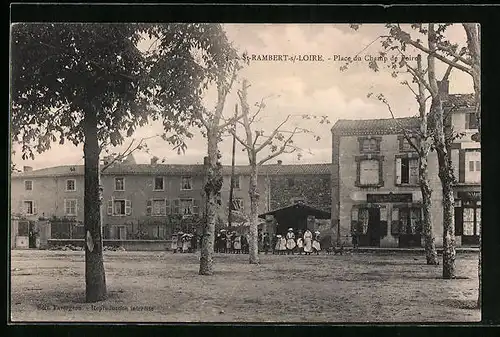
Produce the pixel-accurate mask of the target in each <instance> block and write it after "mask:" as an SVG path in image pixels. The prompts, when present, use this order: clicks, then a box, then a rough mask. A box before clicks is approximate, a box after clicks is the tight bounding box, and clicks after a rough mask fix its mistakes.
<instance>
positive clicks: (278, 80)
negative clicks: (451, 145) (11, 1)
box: [13, 24, 472, 169]
mask: <svg viewBox="0 0 500 337" xmlns="http://www.w3.org/2000/svg"><path fill="white" fill-rule="evenodd" d="M224 29H225V31H226V33H227V36H228V38H229V40H230V41H232V43H233V44H234V46H235V47H236V48H237V49H238V50H239V51H240V52H243V51H246V52H247V53H248V55H249V56H252V55H256V56H257V55H263V54H265V55H274V54H276V55H289V56H292V55H295V56H296V57H297V56H299V55H320V56H321V57H322V58H323V61H322V62H321V61H308V62H306V61H295V62H292V61H279V60H276V61H258V60H255V61H250V64H249V65H248V66H247V67H246V68H244V69H243V70H242V71H241V72H240V73H239V74H238V80H237V81H236V83H235V84H234V86H233V90H232V91H231V92H230V93H229V94H228V97H227V100H226V104H225V111H224V114H225V115H226V116H232V115H233V114H234V107H235V104H236V103H237V94H236V90H237V89H239V88H241V80H242V79H244V78H245V79H247V80H248V82H249V84H250V85H251V86H250V87H249V89H248V97H249V103H250V106H251V108H252V110H251V112H253V111H255V110H253V109H254V108H255V107H254V103H255V102H259V101H261V99H262V98H264V97H266V100H265V102H266V107H265V108H264V109H263V110H262V112H261V114H260V116H261V117H262V118H261V120H260V121H259V123H257V124H256V125H255V130H263V131H264V133H265V134H270V133H271V132H272V131H273V130H274V128H275V127H276V126H277V125H279V124H280V123H281V122H282V121H283V120H284V119H285V118H286V117H287V115H289V114H291V115H302V114H308V115H311V116H328V119H329V121H330V122H331V123H330V124H326V123H325V124H320V123H319V122H318V119H316V120H315V119H311V120H304V119H302V118H300V117H292V118H291V119H290V120H289V122H288V123H287V124H285V129H286V130H291V129H293V128H294V127H295V126H300V127H303V128H306V129H308V130H310V131H311V134H303V135H297V136H296V137H295V138H294V143H295V145H296V146H298V147H300V148H301V149H303V152H302V157H301V158H298V156H297V154H283V155H281V156H280V157H277V158H274V159H272V161H270V162H269V163H270V164H273V163H276V161H277V160H278V159H279V160H282V162H283V164H307V163H330V162H331V160H332V154H331V132H330V129H331V127H332V126H333V124H334V123H335V122H336V121H337V120H338V119H371V118H390V117H391V116H390V113H389V111H388V109H387V107H386V106H385V105H384V104H382V103H380V102H378V101H377V100H376V99H375V98H373V97H371V98H369V97H367V94H368V93H375V94H378V93H383V94H384V95H385V97H386V98H387V99H388V101H389V103H390V104H391V106H392V109H393V110H394V112H395V114H396V117H405V116H413V115H415V114H416V113H417V105H416V101H415V98H414V96H413V94H412V92H411V91H410V90H409V89H408V88H407V87H405V86H403V85H401V81H402V80H404V79H407V77H406V78H405V77H404V76H405V75H404V74H403V75H400V77H398V78H396V79H395V78H393V77H392V76H391V75H390V72H389V71H387V70H385V69H381V70H380V71H378V72H374V71H372V70H370V69H369V68H368V61H366V59H365V58H367V57H370V56H374V57H376V56H379V54H378V52H379V51H380V50H382V48H381V46H380V40H376V41H375V42H374V40H375V39H376V38H377V37H378V36H380V35H383V34H385V33H386V30H385V28H384V26H383V25H380V24H369V25H368V24H367V25H362V26H361V27H360V28H359V29H358V30H353V29H351V28H350V27H349V25H346V24H227V25H224ZM447 35H448V37H449V39H450V41H454V42H456V43H459V44H460V45H461V46H462V45H464V44H465V32H464V30H463V28H462V26H461V25H460V24H456V25H453V26H451V27H450V28H449V29H448V30H447ZM412 36H413V35H412ZM144 46H146V42H144ZM144 46H142V47H144ZM361 51H362V52H361ZM360 52H361V53H360ZM358 53H359V56H360V57H361V60H360V61H356V62H353V63H351V64H350V66H349V68H348V69H347V70H345V71H341V70H340V67H341V66H342V65H344V64H345V62H343V61H338V60H335V57H337V58H343V57H349V56H350V57H353V56H354V55H357V54H358ZM406 54H407V55H408V56H415V55H416V54H417V52H416V51H415V50H414V49H411V48H408V49H407V51H406ZM336 55H337V56H336ZM410 64H411V61H410ZM413 64H415V62H413ZM445 69H446V66H445V65H444V64H442V63H441V62H440V61H437V70H438V75H439V74H442V73H444V71H445ZM470 92H472V80H471V78H470V76H469V75H468V74H465V73H463V72H461V71H460V70H454V71H453V72H452V74H451V76H450V93H470ZM216 97H217V95H216V91H215V90H213V88H211V89H210V90H208V91H207V92H206V94H205V97H204V102H205V104H206V107H207V108H208V109H213V108H214V107H215V103H216ZM192 131H193V133H194V134H195V136H194V137H193V138H192V139H190V140H188V142H187V145H188V148H187V150H186V152H185V153H184V154H180V155H179V154H178V153H177V151H175V150H173V149H172V148H171V146H170V145H169V144H167V143H166V142H165V141H163V140H162V139H161V138H159V137H157V138H152V139H149V140H148V141H147V144H148V147H149V149H150V151H149V152H150V154H148V153H145V152H135V153H134V157H135V160H136V162H137V163H149V162H150V159H151V155H154V156H157V157H159V158H162V159H163V158H164V159H165V163H169V164H196V163H198V164H200V163H202V162H203V157H204V156H205V155H206V152H207V149H206V148H207V146H206V139H205V138H203V136H202V135H201V134H200V133H199V132H198V131H197V130H195V129H193V130H192ZM242 132H244V130H243V129H242V128H239V129H238V133H239V134H241V133H242ZM161 133H162V126H161V125H160V124H155V123H152V124H149V125H147V126H144V127H142V128H140V129H137V130H136V132H135V134H134V135H133V136H132V137H131V138H128V139H126V140H125V142H124V147H125V146H126V145H128V144H129V143H130V141H131V140H132V139H136V140H138V139H141V138H145V137H151V136H154V135H156V134H161ZM311 135H314V136H319V137H320V139H319V140H318V141H317V140H315V138H313V137H312V136H311ZM231 146H232V137H224V138H223V141H222V142H221V143H220V145H219V147H220V150H221V153H222V154H223V156H222V163H223V164H225V165H229V164H230V163H231V155H230V154H231ZM14 148H15V149H19V147H18V146H15V147H14ZM120 149H121V148H117V149H116V150H120ZM267 154H269V152H268V151H265V150H264V151H263V152H262V153H259V158H264V157H265V156H267ZM82 156H83V146H78V147H76V146H74V145H72V144H69V143H68V142H66V144H65V145H59V144H58V143H54V144H52V147H51V149H50V150H48V151H46V152H44V153H43V154H37V155H36V157H35V159H34V160H22V159H21V156H20V153H19V151H17V153H16V155H15V156H14V157H13V161H14V163H15V164H17V165H19V166H21V167H22V166H31V167H33V169H41V168H46V167H51V166H57V165H81V164H83V157H82ZM235 162H236V164H237V165H245V164H248V157H247V155H246V152H245V151H243V147H242V146H241V145H239V144H237V145H236V156H235Z"/></svg>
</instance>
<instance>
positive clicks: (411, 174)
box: [396, 157, 419, 185]
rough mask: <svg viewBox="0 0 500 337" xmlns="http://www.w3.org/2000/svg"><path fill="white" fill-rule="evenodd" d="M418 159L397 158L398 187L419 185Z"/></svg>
mask: <svg viewBox="0 0 500 337" xmlns="http://www.w3.org/2000/svg"><path fill="white" fill-rule="evenodd" d="M418 182H419V178H418V158H408V157H405V158H396V185H400V184H409V185H417V184H418Z"/></svg>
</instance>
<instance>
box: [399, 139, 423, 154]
mask: <svg viewBox="0 0 500 337" xmlns="http://www.w3.org/2000/svg"><path fill="white" fill-rule="evenodd" d="M398 140H399V151H400V152H416V151H415V148H414V147H413V146H412V145H411V144H413V145H415V146H416V147H418V146H419V144H418V138H417V137H415V136H410V141H411V144H410V142H409V141H408V139H406V137H405V136H403V135H401V136H399V137H398Z"/></svg>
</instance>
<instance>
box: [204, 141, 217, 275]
mask: <svg viewBox="0 0 500 337" xmlns="http://www.w3.org/2000/svg"><path fill="white" fill-rule="evenodd" d="M207 140H208V157H207V163H206V164H207V165H206V172H205V177H206V182H205V187H204V190H205V197H206V216H205V219H206V221H205V224H204V226H203V238H202V243H201V254H200V271H199V274H200V275H212V274H213V273H214V267H213V264H214V261H213V255H214V238H215V235H214V234H215V223H216V222H217V194H218V192H219V191H220V187H221V185H222V181H221V179H222V176H221V172H220V168H219V167H218V165H217V162H218V146H217V145H218V144H217V133H216V132H209V133H208V134H207Z"/></svg>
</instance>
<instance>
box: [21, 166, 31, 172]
mask: <svg viewBox="0 0 500 337" xmlns="http://www.w3.org/2000/svg"><path fill="white" fill-rule="evenodd" d="M23 171H24V172H31V171H33V167H31V166H23Z"/></svg>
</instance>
